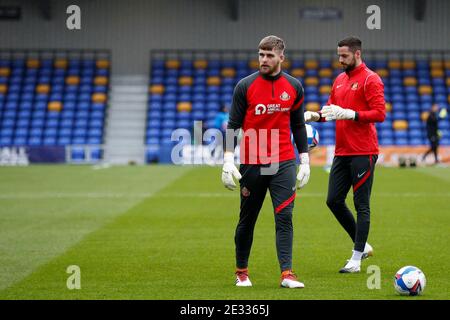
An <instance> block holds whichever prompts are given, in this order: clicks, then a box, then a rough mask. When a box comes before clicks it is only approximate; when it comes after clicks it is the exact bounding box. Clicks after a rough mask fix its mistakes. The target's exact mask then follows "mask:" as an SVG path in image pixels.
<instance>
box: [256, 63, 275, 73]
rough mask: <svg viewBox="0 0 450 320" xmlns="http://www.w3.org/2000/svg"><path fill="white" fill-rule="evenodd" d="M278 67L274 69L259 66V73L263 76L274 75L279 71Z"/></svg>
mask: <svg viewBox="0 0 450 320" xmlns="http://www.w3.org/2000/svg"><path fill="white" fill-rule="evenodd" d="M277 67H278V65H275V66H273V67H270V66H267V67H266V68H263V67H262V66H259V72H261V73H262V74H273V73H274V72H275V71H277Z"/></svg>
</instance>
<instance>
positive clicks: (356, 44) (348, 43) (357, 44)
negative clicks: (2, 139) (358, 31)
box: [338, 37, 362, 53]
mask: <svg viewBox="0 0 450 320" xmlns="http://www.w3.org/2000/svg"><path fill="white" fill-rule="evenodd" d="M338 47H348V48H349V49H350V51H351V52H353V53H355V52H356V50H361V49H362V42H361V40H360V39H358V38H357V37H348V38H345V39H342V40H341V41H339V42H338Z"/></svg>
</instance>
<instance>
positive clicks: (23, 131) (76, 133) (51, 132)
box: [0, 128, 103, 137]
mask: <svg viewBox="0 0 450 320" xmlns="http://www.w3.org/2000/svg"><path fill="white" fill-rule="evenodd" d="M102 134H103V129H102V128H94V129H86V128H78V129H74V130H72V129H71V128H64V129H57V128H46V129H45V130H44V129H40V128H35V129H30V130H29V129H28V128H18V129H16V130H13V129H5V128H2V129H1V130H0V136H1V137H13V136H15V137H27V136H31V137H40V136H45V137H71V136H73V137H86V136H89V137H101V136H102Z"/></svg>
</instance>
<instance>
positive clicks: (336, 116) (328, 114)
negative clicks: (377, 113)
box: [322, 104, 356, 121]
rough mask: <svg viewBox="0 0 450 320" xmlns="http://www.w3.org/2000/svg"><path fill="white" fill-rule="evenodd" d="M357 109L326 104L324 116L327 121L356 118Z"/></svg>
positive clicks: (323, 111) (323, 110)
mask: <svg viewBox="0 0 450 320" xmlns="http://www.w3.org/2000/svg"><path fill="white" fill-rule="evenodd" d="M355 114H356V113H355V111H353V110H351V109H344V108H341V107H339V106H336V105H334V104H331V105H329V106H324V107H323V108H322V116H323V117H324V118H325V120H326V121H332V120H354V119H355Z"/></svg>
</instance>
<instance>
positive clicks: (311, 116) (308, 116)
mask: <svg viewBox="0 0 450 320" xmlns="http://www.w3.org/2000/svg"><path fill="white" fill-rule="evenodd" d="M319 120H320V114H319V113H318V112H313V111H305V122H311V121H319Z"/></svg>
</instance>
